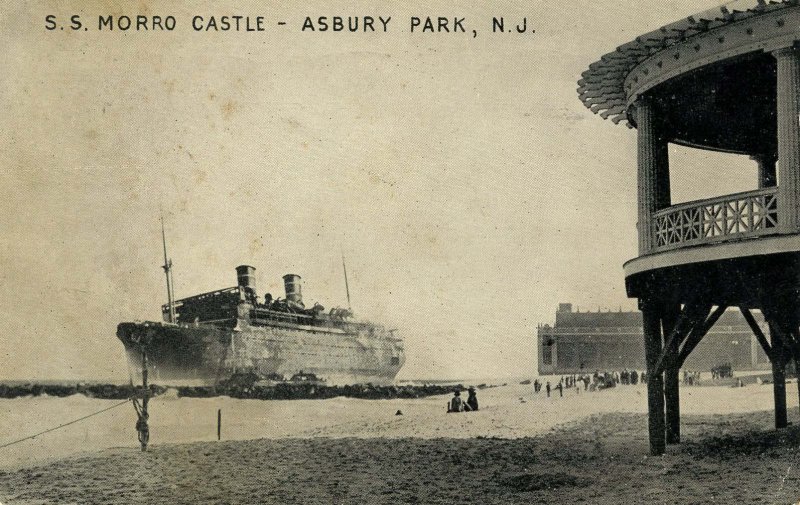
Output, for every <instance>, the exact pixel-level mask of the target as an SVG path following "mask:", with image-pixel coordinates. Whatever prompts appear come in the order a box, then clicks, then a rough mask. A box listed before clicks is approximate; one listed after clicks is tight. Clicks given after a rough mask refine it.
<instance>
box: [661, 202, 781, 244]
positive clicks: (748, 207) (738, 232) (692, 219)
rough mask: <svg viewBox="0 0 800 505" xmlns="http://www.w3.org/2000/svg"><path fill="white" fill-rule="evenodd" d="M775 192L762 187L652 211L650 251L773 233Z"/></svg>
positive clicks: (775, 221) (776, 209)
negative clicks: (653, 223) (651, 246)
mask: <svg viewBox="0 0 800 505" xmlns="http://www.w3.org/2000/svg"><path fill="white" fill-rule="evenodd" d="M777 191H778V188H777V187H769V188H762V189H758V190H755V191H746V192H744V193H735V194H732V195H725V196H720V197H716V198H709V199H708V200H697V201H693V202H686V203H681V204H678V205H673V206H671V207H667V208H666V209H663V210H660V211H658V212H655V213H654V214H653V219H654V221H655V226H654V228H655V248H654V251H653V252H659V251H664V250H669V249H676V248H679V247H686V246H692V245H699V244H707V243H714V242H721V241H725V240H736V239H742V238H749V237H757V236H760V235H767V234H771V233H776V232H777V231H778V230H777V227H778V200H777Z"/></svg>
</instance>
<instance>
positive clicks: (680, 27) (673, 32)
mask: <svg viewBox="0 0 800 505" xmlns="http://www.w3.org/2000/svg"><path fill="white" fill-rule="evenodd" d="M798 1H799V0H782V1H769V2H768V1H766V0H736V1H734V2H729V3H727V4H724V5H721V6H719V7H715V8H713V9H708V10H705V11H703V12H700V13H698V14H694V15H692V16H689V17H687V18H683V19H681V20H678V21H675V22H674V23H670V24H668V25H665V26H662V27H661V28H659V29H657V30H653V31H651V32H648V33H645V34H643V35H640V36H638V37H636V39H635V40H632V41H630V42H628V43H626V44H623V45H621V46H619V47H618V48H617V49H616V50H614V51H612V52H610V53H607V54H604V55H603V56H601V57H600V59H599V60H598V61H596V62H594V63H592V64H591V65H589V69H588V70H586V71H584V72H583V73H582V74H581V79H580V80H579V81H578V90H577V91H578V95H579V97H580V99H581V101H582V102H583V104H584V105H585V106H586V107H587V108H588V109H589V110H591V111H592V112H594V113H595V114H599V115H600V116H601V117H602V118H603V119H609V118H610V119H611V120H612V121H613V122H614V123H615V124H618V123H620V122H623V123H624V124H626V125H627V126H628V127H632V125H630V124H629V123H628V116H627V109H628V107H627V95H626V92H625V78H626V77H627V76H628V74H629V73H630V72H631V71H632V70H633V69H634V68H635V67H636V66H637V65H639V63H641V62H643V61H644V60H646V59H647V58H649V57H650V56H652V55H653V54H655V53H657V52H659V51H662V50H664V49H668V48H669V47H671V46H673V45H675V44H677V43H680V42H683V41H685V40H687V39H689V38H691V37H693V36H696V35H698V34H701V33H704V32H707V31H709V30H711V29H714V28H718V27H721V26H725V25H727V24H731V23H734V22H736V21H741V20H743V19H746V18H749V17H753V16H759V15H761V14H764V13H767V12H773V11H775V10H779V9H783V8H786V7H790V6H793V5H797V4H798Z"/></svg>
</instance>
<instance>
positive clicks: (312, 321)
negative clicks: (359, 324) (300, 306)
mask: <svg viewBox="0 0 800 505" xmlns="http://www.w3.org/2000/svg"><path fill="white" fill-rule="evenodd" d="M250 321H251V322H253V323H255V324H266V323H269V322H280V323H291V324H301V325H306V326H324V327H327V328H344V327H345V326H346V325H347V323H346V322H345V321H342V320H337V319H333V318H330V317H328V316H326V315H324V314H323V315H321V316H319V317H315V316H310V315H308V314H298V313H295V312H282V311H277V310H270V309H260V308H254V309H252V310H251V311H250Z"/></svg>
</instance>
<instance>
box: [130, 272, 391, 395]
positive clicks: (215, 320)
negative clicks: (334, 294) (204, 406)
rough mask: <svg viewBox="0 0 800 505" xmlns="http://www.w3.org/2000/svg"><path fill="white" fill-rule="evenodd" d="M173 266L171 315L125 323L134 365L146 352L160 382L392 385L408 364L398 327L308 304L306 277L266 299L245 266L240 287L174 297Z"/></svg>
mask: <svg viewBox="0 0 800 505" xmlns="http://www.w3.org/2000/svg"><path fill="white" fill-rule="evenodd" d="M171 266H172V265H171V262H169V261H166V259H165V265H164V269H165V272H166V274H167V292H168V297H169V302H168V303H167V304H166V305H164V306H163V307H162V313H163V319H164V320H163V321H160V322H149V321H147V322H124V323H120V324H119V326H118V327H117V337H118V338H119V339H120V340H121V341H122V343H123V344H124V346H125V350H126V353H127V355H128V362H129V365H130V368H131V369H132V370H136V369H138V368H139V367H140V366H141V363H142V353H143V352H144V353H146V355H147V363H148V367H149V373H150V376H151V378H153V379H155V380H157V381H160V382H162V383H189V382H196V381H199V382H201V383H204V384H214V385H215V384H217V383H218V382H220V381H223V380H227V379H230V378H231V377H236V376H237V375H240V374H250V375H256V376H258V377H260V378H261V379H263V380H271V381H283V380H291V379H292V378H294V379H295V380H308V378H309V377H310V378H312V379H314V380H319V381H325V382H326V383H328V384H359V383H360V384H363V383H372V384H388V383H391V382H393V380H394V378H395V376H396V375H397V373H398V372H399V370H400V369H401V368H402V366H403V364H404V363H405V353H404V350H403V340H402V339H401V338H400V337H399V336H397V334H396V330H392V329H386V328H385V327H384V326H382V325H380V324H376V323H372V322H367V321H359V320H356V319H354V318H353V313H352V311H351V310H350V309H344V308H334V309H331V310H329V311H326V310H325V309H324V307H322V306H321V305H319V304H315V305H314V306H313V307H311V308H306V307H305V305H304V303H303V295H302V286H301V283H300V282H301V278H300V276H299V275H295V274H287V275H284V276H283V281H284V286H285V290H286V297H285V298H284V299H280V298H278V299H272V296H271V295H270V294H265V295H264V297H263V299H261V298H259V296H258V293H257V292H256V283H255V268H254V267H252V266H249V265H241V266H239V267H237V268H236V277H237V285H236V286H233V287H229V288H224V289H218V290H216V291H211V292H208V293H203V294H199V295H195V296H191V297H188V298H183V299H180V300H174V301H173V298H174V297H173V296H172V292H171V287H170V270H171ZM345 276H346V270H345ZM348 299H349V289H348Z"/></svg>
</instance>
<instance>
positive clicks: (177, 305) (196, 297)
mask: <svg viewBox="0 0 800 505" xmlns="http://www.w3.org/2000/svg"><path fill="white" fill-rule="evenodd" d="M238 292H239V286H234V287H232V288H223V289H217V290H214V291H209V292H207V293H201V294H199V295H194V296H189V297H187V298H181V299H180V300H175V301H174V302H172V306H173V308H175V309H178V308H180V307H181V306H182V305H183V304H184V303H191V302H197V301H201V300H203V299H206V298H215V297H217V296H219V295H222V294H227V293H238ZM161 310H162V311H169V304H164V305H162V306H161Z"/></svg>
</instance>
